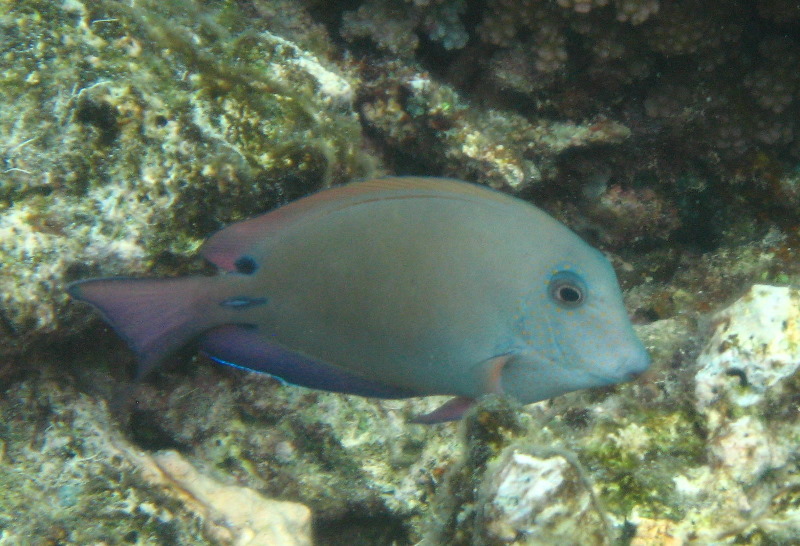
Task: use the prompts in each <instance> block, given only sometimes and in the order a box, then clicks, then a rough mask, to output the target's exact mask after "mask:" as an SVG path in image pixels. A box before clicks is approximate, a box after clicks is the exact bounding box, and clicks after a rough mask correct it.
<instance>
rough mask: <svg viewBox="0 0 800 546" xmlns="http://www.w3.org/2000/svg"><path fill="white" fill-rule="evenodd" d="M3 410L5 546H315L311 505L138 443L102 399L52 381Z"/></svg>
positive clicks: (32, 382) (1, 523)
mask: <svg viewBox="0 0 800 546" xmlns="http://www.w3.org/2000/svg"><path fill="white" fill-rule="evenodd" d="M0 414H2V426H0V429H1V430H0V432H1V433H2V442H0V445H1V446H2V449H1V450H0V452H1V453H2V464H0V528H1V529H2V531H0V543H3V544H237V545H241V546H246V545H249V546H304V545H308V544H310V543H311V542H310V540H311V539H310V537H311V529H310V520H309V511H308V508H306V507H304V506H302V505H300V504H297V503H289V502H278V501H273V500H270V499H267V498H264V496H263V495H262V494H261V493H260V492H258V491H256V490H253V489H249V488H246V487H242V486H238V485H236V484H235V483H233V480H232V479H231V477H230V476H229V475H226V474H224V473H220V472H219V471H218V470H215V469H213V468H209V467H208V466H207V465H206V464H205V463H203V462H201V461H197V460H196V459H195V460H194V461H190V460H188V459H186V458H184V457H181V456H180V455H178V454H177V453H175V452H160V453H149V452H147V451H144V450H142V449H140V448H138V447H136V446H134V445H133V444H132V443H131V442H130V441H129V440H127V439H126V438H125V437H123V436H122V435H121V434H120V432H119V429H118V427H117V423H116V421H115V420H114V419H113V418H112V417H111V415H110V414H109V411H108V409H107V408H106V407H105V405H104V404H103V403H102V402H98V401H97V400H95V399H92V398H91V397H88V396H85V395H81V394H80V393H79V392H78V391H77V390H76V389H75V388H74V385H71V384H67V385H65V384H63V382H61V381H59V380H58V379H57V377H56V376H54V375H50V374H48V373H44V374H39V375H37V376H35V377H32V378H30V379H28V380H26V381H23V382H20V383H17V384H16V385H14V386H13V387H12V388H9V389H7V390H6V391H5V392H4V394H3V397H2V400H0Z"/></svg>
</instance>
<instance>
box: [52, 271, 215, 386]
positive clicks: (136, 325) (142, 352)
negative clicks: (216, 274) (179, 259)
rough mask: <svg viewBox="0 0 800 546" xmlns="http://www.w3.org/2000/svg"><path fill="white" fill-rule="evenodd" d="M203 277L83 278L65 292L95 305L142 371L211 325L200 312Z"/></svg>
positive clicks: (205, 280)
mask: <svg viewBox="0 0 800 546" xmlns="http://www.w3.org/2000/svg"><path fill="white" fill-rule="evenodd" d="M209 280H210V279H209V278H207V277H188V278H187V277H184V278H179V279H131V278H122V277H112V278H107V279H89V280H86V281H79V282H75V283H72V284H70V285H69V286H68V288H67V290H68V291H69V294H70V295H71V296H72V297H73V298H75V299H78V300H82V301H85V302H87V303H90V304H92V305H93V306H95V307H96V308H97V309H98V310H99V311H100V312H101V313H102V315H103V318H105V320H106V321H107V322H108V323H109V324H110V325H111V326H112V327H113V328H114V330H115V331H116V332H117V333H118V334H119V335H120V337H122V338H123V339H124V340H125V341H126V342H127V343H128V345H130V347H131V349H133V351H134V352H135V353H136V356H137V357H138V359H139V368H138V375H139V376H140V377H141V376H144V375H146V374H147V373H148V372H150V371H151V370H152V369H153V368H155V367H156V366H157V365H158V364H159V363H160V362H161V361H162V360H163V359H164V358H165V357H167V356H168V355H169V354H171V353H173V352H174V351H176V350H178V349H179V348H180V347H181V346H183V345H185V344H186V343H188V342H189V341H190V340H191V339H192V338H194V337H195V336H197V335H199V334H200V333H202V332H203V331H204V330H207V329H208V328H210V327H211V326H212V324H210V323H209V322H210V319H209V318H208V317H207V316H205V315H206V314H205V313H203V309H202V308H203V304H202V301H201V300H202V298H203V297H204V296H205V297H207V295H208V284H209Z"/></svg>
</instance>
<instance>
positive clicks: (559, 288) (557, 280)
mask: <svg viewBox="0 0 800 546" xmlns="http://www.w3.org/2000/svg"><path fill="white" fill-rule="evenodd" d="M548 292H549V294H550V298H551V299H552V300H553V301H555V302H556V303H557V304H558V305H560V306H561V307H564V308H566V309H575V308H576V307H580V306H581V305H583V302H584V301H586V285H584V283H583V281H582V280H581V279H580V277H579V276H578V275H576V274H575V273H573V272H571V271H559V272H557V273H556V274H555V275H553V277H552V278H551V279H550V285H549V286H548Z"/></svg>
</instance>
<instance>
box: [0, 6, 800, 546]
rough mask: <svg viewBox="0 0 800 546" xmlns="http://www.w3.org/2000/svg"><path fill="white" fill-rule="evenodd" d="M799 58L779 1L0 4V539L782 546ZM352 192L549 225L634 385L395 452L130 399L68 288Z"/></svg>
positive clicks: (287, 423)
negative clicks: (466, 206) (438, 202)
mask: <svg viewBox="0 0 800 546" xmlns="http://www.w3.org/2000/svg"><path fill="white" fill-rule="evenodd" d="M798 40H800V10H799V9H798V7H797V3H796V2H789V1H785V0H755V1H753V2H743V1H737V0H725V1H723V2H713V3H709V2H700V1H695V0H685V1H679V2H663V1H658V0H586V1H575V0H557V1H547V0H487V1H486V2H471V1H465V0H453V1H451V0H413V1H412V0H383V1H381V0H366V1H363V2H359V1H355V2H348V3H326V2H318V1H316V0H304V1H302V2H294V1H288V0H226V1H222V2H210V1H200V0H169V1H165V2H156V1H150V0H142V1H140V0H137V1H136V2H118V1H115V0H99V1H93V2H86V1H81V0H65V1H63V2H48V1H44V0H22V1H11V0H0V100H1V101H2V103H3V104H4V108H2V109H0V159H2V163H0V385H1V386H2V388H3V397H2V401H0V415H2V416H3V420H2V425H0V461H2V463H3V464H2V465H0V467H1V468H0V542H2V543H8V544H15V543H20V542H22V541H24V540H29V541H30V542H31V543H42V544H90V543H93V544H99V543H108V544H112V543H113V544H117V543H130V544H163V543H191V544H253V545H255V544H287V545H288V544H291V543H292V542H289V540H290V539H289V538H287V537H292V538H291V540H293V541H295V542H294V543H296V544H309V543H315V544H331V545H335V544H348V545H349V546H358V545H361V544H363V545H368V544H370V545H371V544H398V545H402V544H418V543H419V544H429V545H440V544H452V545H459V544H464V545H467V544H486V545H494V544H497V545H499V544H537V545H538V544H571V543H581V544H630V545H644V544H648V545H650V544H663V545H675V544H712V543H713V544H751V545H761V544H791V543H792V541H793V540H794V537H796V536H798V534H800V513H799V512H798V510H797V506H798V492H800V484H799V483H798V478H797V469H796V466H797V461H796V455H795V453H797V451H798V446H799V445H800V428H798V424H797V423H798V415H797V397H798V392H799V391H798V383H797V382H798V380H797V366H798V362H800V354H798V346H800V345H798V343H800V341H799V340H800V331H798V327H799V326H798V325H800V321H798V317H797V313H798V309H800V297H799V296H798V294H797V291H796V289H795V288H791V287H796V286H797V285H798V281H800V259H798V245H799V244H800V217H798V210H800V209H798V207H800V146H798V140H797V136H796V135H797V133H798V131H800V127H799V126H798V124H799V123H800V104H798V93H799V92H800V80H799V79H798V73H797V70H796V67H797V62H798V58H797V57H798V51H800V49H799V48H798V47H797V45H798V44H797V42H798ZM383 173H392V174H427V175H439V176H454V177H459V178H464V179H468V180H472V181H475V182H479V183H483V184H487V185H490V186H492V187H494V188H497V189H499V190H501V191H506V192H510V193H513V194H515V195H519V196H521V197H523V198H526V199H529V200H532V201H533V202H535V203H537V204H538V205H540V206H542V207H543V208H545V209H547V210H548V211H549V212H550V213H551V214H553V215H554V216H556V217H557V218H559V219H560V220H562V221H564V222H565V223H567V224H568V225H570V227H572V228H573V229H575V230H576V231H577V232H578V233H580V234H581V235H582V236H583V237H584V238H585V239H587V240H588V241H589V242H591V243H592V244H593V245H595V246H598V247H599V248H601V250H603V251H604V252H606V254H607V255H608V256H609V257H610V258H611V260H612V262H613V263H614V265H615V268H616V269H617V272H618V275H619V276H620V279H621V281H622V284H623V288H624V289H625V293H626V302H627V304H628V308H629V310H630V312H631V315H632V316H633V317H634V319H635V322H637V324H638V325H637V329H638V332H639V334H640V335H641V336H642V338H643V339H644V340H645V342H646V345H647V346H648V349H649V350H650V352H651V354H652V356H653V360H654V365H653V369H652V370H651V371H650V372H648V374H647V375H646V376H644V377H642V378H640V379H639V380H638V381H637V382H635V383H631V384H626V385H621V386H618V387H613V388H605V389H595V390H592V391H586V392H579V393H573V394H569V395H566V396H562V397H559V398H558V399H555V400H552V401H549V402H543V403H538V404H534V405H531V406H528V407H525V408H520V407H517V406H514V405H513V404H510V403H509V402H508V401H506V400H503V399H498V398H489V399H487V400H484V401H483V402H482V403H481V404H480V405H479V406H478V407H476V408H474V409H473V410H472V412H471V413H470V414H469V415H468V416H467V418H466V419H465V421H464V422H463V423H461V424H448V425H436V426H433V427H423V426H419V425H413V424H409V423H408V419H409V417H410V416H412V415H416V414H419V413H422V412H425V411H428V410H430V409H432V408H434V407H436V406H437V405H438V404H439V403H441V400H435V399H425V400H413V399H412V400H409V401H399V402H398V401H389V402H377V401H374V400H368V399H363V398H358V397H348V396H343V395H335V394H329V393H320V392H315V391H309V390H306V389H302V388H296V387H287V386H283V385H281V384H280V383H279V382H277V381H276V380H274V379H272V378H269V377H264V376H257V375H255V374H246V373H244V372H241V371H239V370H231V369H227V368H221V367H220V366H218V365H215V364H213V363H210V362H207V361H206V360H204V359H203V358H201V357H197V356H193V355H191V354H187V355H185V356H184V358H183V359H182V360H181V362H180V363H179V365H178V366H177V367H174V368H172V369H168V370H165V371H162V372H159V373H157V374H156V375H155V376H154V377H151V378H148V379H147V380H146V381H144V382H142V383H137V384H136V385H135V387H131V381H130V371H131V370H132V367H133V356H132V355H131V354H130V352H129V351H128V350H127V349H126V347H125V346H124V344H123V343H122V342H121V341H120V340H118V339H117V338H116V336H115V335H114V334H113V333H112V332H110V331H108V330H107V329H106V328H104V327H103V326H102V323H101V322H100V321H99V319H98V317H97V316H96V315H94V314H93V313H92V312H91V311H90V310H89V309H88V308H86V307H83V306H80V305H76V304H74V303H71V302H70V301H69V298H68V296H67V295H66V293H65V292H64V285H65V284H66V283H67V282H69V281H72V280H76V279H79V278H85V277H90V276H98V275H145V274H146V275H153V276H156V275H178V274H184V273H188V272H202V271H207V267H208V266H207V265H206V264H203V263H201V261H200V260H199V258H197V257H196V250H197V248H198V247H199V245H200V244H201V242H202V241H203V240H204V239H205V238H206V237H207V236H208V235H210V234H211V233H213V232H214V231H216V230H217V229H219V228H220V227H222V226H224V225H226V224H228V223H230V222H232V221H235V220H239V219H242V218H245V217H248V216H250V215H253V214H256V213H259V212H263V211H265V210H268V209H270V208H273V207H275V206H277V205H280V204H282V203H285V202H287V201H289V200H291V199H294V198H296V197H299V196H302V195H305V194H307V193H309V192H312V191H314V190H315V189H318V188H321V187H326V186H329V185H332V184H338V183H342V182H345V181H349V180H352V179H357V178H363V177H368V176H373V175H377V174H383ZM734 300H736V301H735V303H732V302H734ZM720 309H723V310H722V311H720ZM131 392H133V394H132V396H131V394H130V393H131ZM126 399H132V400H133V404H132V406H131V407H129V408H123V407H121V406H123V403H122V401H124V400H126ZM31 513H35V514H36V515H37V517H36V518H31V517H30V514H31Z"/></svg>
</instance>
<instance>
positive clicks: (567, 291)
mask: <svg viewBox="0 0 800 546" xmlns="http://www.w3.org/2000/svg"><path fill="white" fill-rule="evenodd" d="M558 297H559V298H560V299H561V301H563V302H564V303H578V302H579V301H580V300H581V297H582V296H581V293H580V291H579V290H578V289H577V288H575V287H574V286H562V287H561V288H559V289H558Z"/></svg>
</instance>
